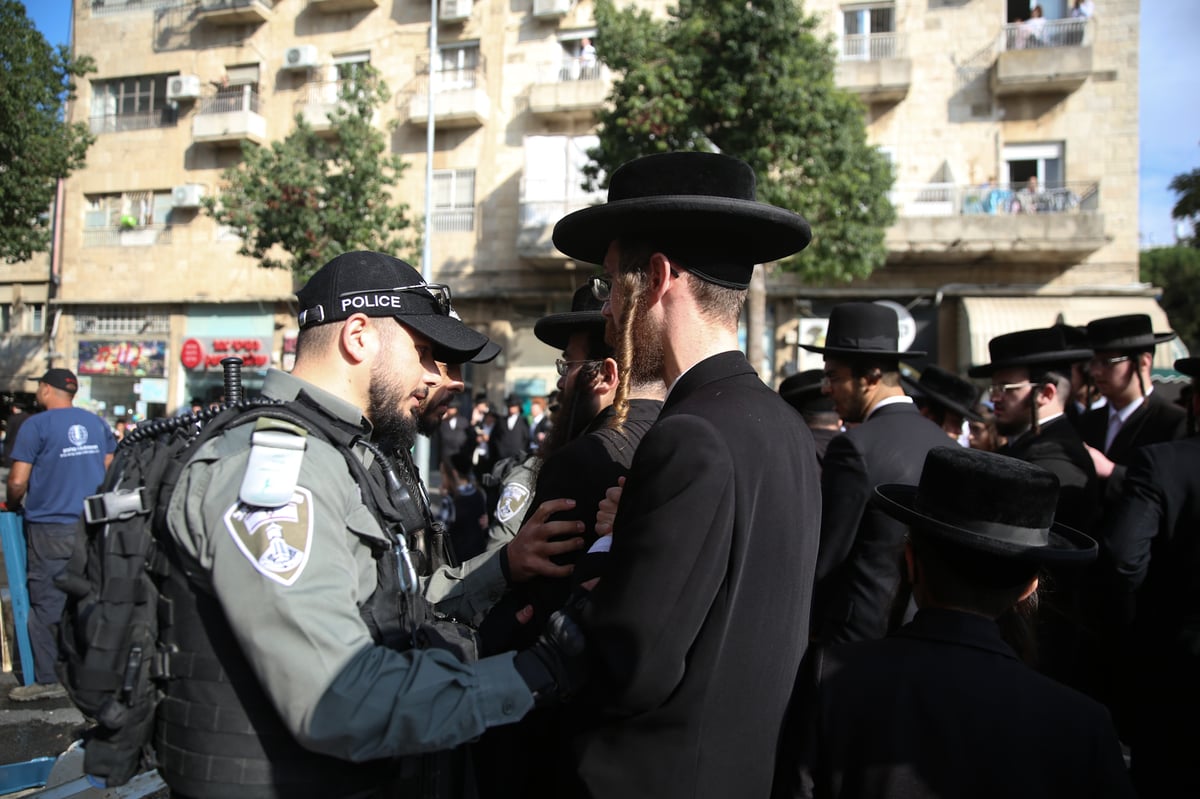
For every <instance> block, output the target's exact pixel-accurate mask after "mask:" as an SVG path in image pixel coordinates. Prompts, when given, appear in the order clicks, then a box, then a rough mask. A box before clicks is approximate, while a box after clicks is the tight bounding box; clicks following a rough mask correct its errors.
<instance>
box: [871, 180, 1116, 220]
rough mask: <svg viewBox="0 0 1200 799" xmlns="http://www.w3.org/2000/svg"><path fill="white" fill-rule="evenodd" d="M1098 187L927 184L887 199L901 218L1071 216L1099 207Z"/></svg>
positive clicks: (897, 191) (902, 188)
mask: <svg viewBox="0 0 1200 799" xmlns="http://www.w3.org/2000/svg"><path fill="white" fill-rule="evenodd" d="M1099 188H1100V186H1099V184H1098V183H1096V182H1094V181H1092V182H1088V181H1078V182H1069V183H1057V184H1048V185H1046V186H1044V187H1040V188H1036V189H1034V188H1031V187H1030V186H1028V185H1027V184H1007V185H1005V184H998V185H984V186H963V185H958V184H954V183H927V184H925V185H924V186H897V187H895V188H893V189H892V191H891V192H890V194H889V199H891V201H892V205H894V206H896V213H897V214H899V215H900V216H903V217H922V216H962V215H970V214H1072V213H1082V212H1088V211H1096V210H1098V208H1099V198H1100V192H1099Z"/></svg>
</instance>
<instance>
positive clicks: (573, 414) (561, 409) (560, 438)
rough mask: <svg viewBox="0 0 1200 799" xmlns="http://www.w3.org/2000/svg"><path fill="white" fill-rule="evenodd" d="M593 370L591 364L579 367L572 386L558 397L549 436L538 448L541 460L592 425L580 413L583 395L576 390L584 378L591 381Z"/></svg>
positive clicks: (584, 415)
mask: <svg viewBox="0 0 1200 799" xmlns="http://www.w3.org/2000/svg"><path fill="white" fill-rule="evenodd" d="M593 368H594V367H593V366H592V365H591V364H586V365H584V366H581V367H580V371H579V374H577V375H576V376H575V383H574V385H573V386H571V387H569V388H566V389H564V390H563V392H562V393H561V394H559V395H558V405H557V406H556V407H555V409H554V411H553V413H552V414H551V415H550V422H551V427H550V434H549V435H547V436H546V440H545V441H543V442H542V445H541V446H540V447H539V448H538V455H539V456H541V458H542V459H543V460H544V459H546V458H549V457H550V456H551V455H553V454H554V453H555V452H558V451H559V450H560V449H562V448H563V447H565V446H566V445H567V444H570V443H571V442H572V441H574V440H575V439H576V438H578V437H579V436H580V435H582V433H583V431H584V430H586V429H587V426H588V425H589V424H591V423H592V418H584V417H586V416H587V413H584V412H582V411H581V409H582V407H583V402H582V398H583V394H582V392H580V391H579V390H578V386H579V381H580V380H581V379H584V378H586V381H585V382H590V381H591V377H592V372H591V370H592V369H593Z"/></svg>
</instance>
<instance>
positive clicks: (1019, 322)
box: [958, 296, 1188, 369]
mask: <svg viewBox="0 0 1200 799" xmlns="http://www.w3.org/2000/svg"><path fill="white" fill-rule="evenodd" d="M958 313H959V318H958V352H959V354H960V357H965V358H967V359H968V363H967V364H966V365H970V366H974V365H977V364H982V363H988V362H989V361H990V360H991V357H990V356H989V354H988V341H990V340H991V339H993V338H995V337H996V336H1000V335H1003V334H1005V333H1013V332H1015V331H1017V330H1028V329H1030V328H1035V327H1050V326H1051V325H1053V324H1055V323H1056V322H1059V321H1062V322H1065V323H1066V324H1068V325H1079V326H1082V325H1086V324H1087V323H1088V322H1090V321H1092V320H1093V319H1101V318H1103V317H1106V316H1120V315H1122V314H1135V313H1144V314H1149V316H1150V319H1151V321H1152V322H1153V324H1154V330H1155V332H1163V331H1167V330H1170V329H1171V323H1170V322H1169V321H1168V320H1167V315H1166V313H1165V312H1164V311H1163V309H1162V308H1160V307H1159V305H1158V303H1157V302H1156V301H1155V299H1154V298H1153V297H1144V296H1125V297H1122V296H1106V297H1100V296H1086V297H1028V296H1026V297H960V298H959V306H958ZM1187 354H1188V352H1187V348H1186V347H1185V346H1184V345H1183V343H1182V342H1180V341H1179V339H1175V340H1173V341H1170V342H1167V343H1166V344H1163V345H1160V346H1159V347H1157V348H1156V349H1155V351H1154V366H1155V368H1161V369H1169V368H1171V367H1172V366H1173V365H1174V363H1175V360H1176V359H1177V358H1184V357H1187Z"/></svg>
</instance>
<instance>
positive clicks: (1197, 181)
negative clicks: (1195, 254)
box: [1169, 169, 1200, 247]
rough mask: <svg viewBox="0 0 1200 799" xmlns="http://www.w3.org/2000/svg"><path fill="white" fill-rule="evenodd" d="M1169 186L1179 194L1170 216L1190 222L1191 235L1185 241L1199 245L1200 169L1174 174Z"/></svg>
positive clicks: (1194, 245) (1192, 244) (1195, 245)
mask: <svg viewBox="0 0 1200 799" xmlns="http://www.w3.org/2000/svg"><path fill="white" fill-rule="evenodd" d="M1169 188H1170V189H1171V191H1173V192H1175V193H1176V194H1177V195H1179V198H1178V199H1177V200H1176V202H1175V207H1174V208H1172V209H1171V216H1172V218H1174V219H1179V220H1182V221H1184V222H1190V223H1191V225H1192V235H1191V238H1189V239H1188V242H1187V243H1189V244H1191V246H1193V247H1200V169H1193V170H1192V171H1191V172H1185V173H1184V174H1182V175H1176V176H1175V177H1174V178H1173V179H1172V180H1171V183H1170V186H1169Z"/></svg>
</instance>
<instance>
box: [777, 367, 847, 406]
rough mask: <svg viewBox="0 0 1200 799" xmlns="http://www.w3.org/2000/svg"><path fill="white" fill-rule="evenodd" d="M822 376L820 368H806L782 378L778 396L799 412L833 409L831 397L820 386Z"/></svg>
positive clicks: (823, 375)
mask: <svg viewBox="0 0 1200 799" xmlns="http://www.w3.org/2000/svg"><path fill="white" fill-rule="evenodd" d="M824 377H825V373H824V371H822V370H821V369H808V370H805V371H803V372H800V373H798V374H794V375H792V376H791V377H787V378H784V381H783V382H782V383H780V384H779V396H781V397H783V399H784V400H785V401H786V402H787V403H788V404H789V405H791V406H792V407H793V408H795V409H796V410H798V411H800V412H801V413H804V412H809V413H817V412H821V411H832V410H835V406H834V402H833V398H832V397H828V396H826V395H825V392H824V390H823V389H822V388H821V384H822V381H823V379H824Z"/></svg>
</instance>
